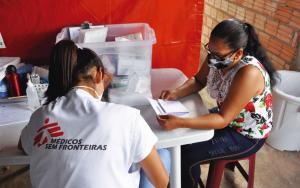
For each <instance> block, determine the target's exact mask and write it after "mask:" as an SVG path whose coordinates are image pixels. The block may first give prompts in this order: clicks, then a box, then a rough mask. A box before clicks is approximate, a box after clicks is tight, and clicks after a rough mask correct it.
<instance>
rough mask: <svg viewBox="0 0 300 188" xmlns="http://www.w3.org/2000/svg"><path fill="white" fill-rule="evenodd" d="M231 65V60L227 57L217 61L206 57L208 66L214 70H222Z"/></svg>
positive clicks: (209, 56)
mask: <svg viewBox="0 0 300 188" xmlns="http://www.w3.org/2000/svg"><path fill="white" fill-rule="evenodd" d="M231 63H232V60H231V59H230V58H229V57H226V58H225V59H224V60H217V59H215V58H212V57H211V55H208V66H209V67H211V68H216V69H224V68H226V67H228V66H229V65H230V64H231Z"/></svg>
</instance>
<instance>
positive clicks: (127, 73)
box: [58, 23, 156, 106]
mask: <svg viewBox="0 0 300 188" xmlns="http://www.w3.org/2000/svg"><path fill="white" fill-rule="evenodd" d="M105 27H107V28H108V30H107V37H106V42H97V43H78V44H77V45H79V46H80V47H85V48H89V49H92V50H93V51H95V52H96V53H97V54H98V55H99V56H100V58H101V60H102V61H103V63H104V65H105V66H110V69H112V70H113V72H114V76H115V80H113V81H114V86H115V88H111V89H109V99H110V101H112V102H115V103H122V104H127V105H133V106H134V105H142V104H144V103H146V102H147V100H146V99H145V97H152V94H151V78H150V71H151V67H152V66H151V65H152V45H153V44H155V43H156V38H155V33H154V30H153V29H152V28H151V27H150V26H149V25H148V24H146V23H131V24H112V25H105ZM67 32H68V30H67V29H66V28H64V29H63V30H62V32H61V33H59V35H58V36H60V39H62V38H68V37H69V35H68V33H67ZM134 33H141V34H142V36H143V40H134V41H115V37H120V36H126V35H129V34H134ZM118 85H119V86H118Z"/></svg>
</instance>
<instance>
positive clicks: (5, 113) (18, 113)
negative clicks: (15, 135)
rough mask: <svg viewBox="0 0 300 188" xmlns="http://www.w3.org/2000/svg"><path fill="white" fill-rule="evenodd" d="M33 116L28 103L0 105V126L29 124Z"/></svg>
mask: <svg viewBox="0 0 300 188" xmlns="http://www.w3.org/2000/svg"><path fill="white" fill-rule="evenodd" d="M31 114H32V111H31V110H30V109H29V108H28V107H27V103H26V102H15V103H0V117H1V118H0V126H5V125H8V124H11V123H18V122H27V121H29V118H30V116H31Z"/></svg>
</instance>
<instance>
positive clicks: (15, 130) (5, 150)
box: [0, 69, 214, 188]
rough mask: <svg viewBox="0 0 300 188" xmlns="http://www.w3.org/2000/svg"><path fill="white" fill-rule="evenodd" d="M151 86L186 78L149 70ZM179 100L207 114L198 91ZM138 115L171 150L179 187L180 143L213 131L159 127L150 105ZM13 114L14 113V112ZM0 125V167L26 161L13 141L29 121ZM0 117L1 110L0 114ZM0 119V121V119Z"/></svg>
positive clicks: (22, 107) (175, 186)
mask: <svg viewBox="0 0 300 188" xmlns="http://www.w3.org/2000/svg"><path fill="white" fill-rule="evenodd" d="M151 78H152V84H151V87H152V88H151V89H152V93H153V97H154V98H157V97H158V96H159V95H160V93H161V91H162V90H165V89H172V88H176V87H178V86H179V85H181V84H182V83H183V82H185V81H186V80H187V78H186V76H185V75H184V74H183V73H182V72H181V71H179V70H178V69H153V70H152V72H151ZM181 102H182V103H183V104H184V105H185V106H186V107H187V108H188V109H189V110H190V115H191V117H196V116H197V115H201V114H206V113H208V111H207V109H206V108H205V106H204V105H203V103H202V100H201V98H200V97H199V95H198V94H193V95H191V96H188V97H185V98H183V99H182V100H181ZM19 105H20V106H19V107H20V110H23V112H24V111H26V113H29V115H30V111H29V110H28V109H27V108H26V105H25V104H20V103H19ZM137 108H139V109H140V110H141V114H142V116H143V117H144V118H145V120H146V121H147V122H148V124H149V125H150V127H151V128H152V130H153V132H154V133H155V134H156V135H157V137H158V139H159V141H158V143H157V148H168V149H169V150H170V151H171V157H172V170H171V178H170V181H171V187H172V188H179V187H181V150H180V146H181V145H185V144H191V143H195V142H201V141H206V140H209V139H211V138H212V137H213V134H214V132H213V130H192V129H176V130H172V131H165V130H163V129H162V128H161V127H160V126H159V124H158V122H157V120H156V117H155V112H154V110H153V109H152V107H151V106H150V105H145V106H138V107H137ZM15 115H16V116H17V114H15ZM29 115H28V118H26V119H24V120H23V121H20V120H18V121H17V122H10V123H5V126H4V125H2V126H1V124H0V133H1V137H0V143H2V144H1V147H0V166H4V165H24V164H29V157H28V156H26V155H24V154H23V153H22V152H21V151H20V150H18V149H17V142H18V138H19V136H20V133H21V130H22V128H23V127H24V126H25V125H26V123H27V122H28V120H29ZM0 116H1V113H0ZM0 122H1V121H0Z"/></svg>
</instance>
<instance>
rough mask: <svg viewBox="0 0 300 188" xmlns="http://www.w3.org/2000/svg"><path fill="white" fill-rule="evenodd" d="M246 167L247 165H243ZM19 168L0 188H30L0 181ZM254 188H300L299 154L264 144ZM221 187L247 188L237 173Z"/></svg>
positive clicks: (18, 181)
mask: <svg viewBox="0 0 300 188" xmlns="http://www.w3.org/2000/svg"><path fill="white" fill-rule="evenodd" d="M201 96H202V97H203V98H204V99H205V104H206V105H207V106H208V107H212V106H214V105H215V104H214V102H213V101H211V100H209V99H208V97H207V94H206V93H205V92H201ZM242 165H243V166H245V167H246V166H247V164H246V163H242ZM19 168H21V167H10V169H9V170H7V171H6V172H3V171H1V170H0V188H28V187H30V181H29V172H28V171H27V172H26V173H24V174H22V175H20V176H18V177H16V178H13V179H11V180H8V181H6V182H2V178H3V177H4V176H5V175H7V174H9V173H12V172H13V171H15V170H16V169H19ZM207 170H208V166H207V165H205V166H203V167H202V172H203V173H202V179H203V181H204V182H205V180H206V174H207ZM254 181H255V188H299V187H300V152H287V151H285V152H282V151H278V150H275V149H273V148H271V147H270V146H268V145H267V144H265V145H264V146H263V148H262V149H261V150H260V151H259V152H258V153H257V156H256V167H255V179H254ZM221 187H223V188H242V187H247V183H246V181H245V180H244V179H243V177H242V175H240V174H239V172H238V171H237V170H235V172H231V171H226V170H225V173H224V176H223V179H222V184H221Z"/></svg>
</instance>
